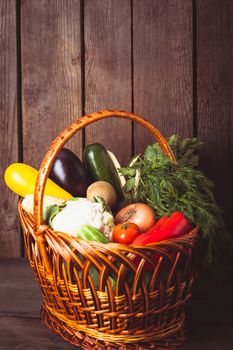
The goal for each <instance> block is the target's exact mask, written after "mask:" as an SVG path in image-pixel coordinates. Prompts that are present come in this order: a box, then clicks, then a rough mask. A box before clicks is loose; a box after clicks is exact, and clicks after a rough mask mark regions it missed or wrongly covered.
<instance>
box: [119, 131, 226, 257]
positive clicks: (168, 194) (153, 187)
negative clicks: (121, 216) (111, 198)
mask: <svg viewBox="0 0 233 350" xmlns="http://www.w3.org/2000/svg"><path fill="white" fill-rule="evenodd" d="M168 142H169V145H170V147H171V148H172V150H173V151H174V153H175V156H176V159H177V162H176V163H174V162H172V161H170V160H169V159H168V158H167V157H166V156H165V155H164V154H163V153H162V151H161V150H160V148H159V145H158V144H157V143H155V144H152V145H150V146H148V147H147V148H146V150H145V152H144V154H142V155H141V156H140V157H138V158H137V160H136V161H135V162H133V163H131V164H130V166H129V167H126V168H121V169H120V171H121V173H122V174H123V175H124V176H127V179H128V180H127V183H126V185H125V188H124V190H125V191H126V192H129V193H130V194H131V197H132V199H136V200H140V201H143V202H146V203H147V204H149V205H151V206H152V207H153V208H154V209H155V211H156V215H157V217H158V218H159V217H162V216H167V215H171V213H172V212H174V211H181V212H182V213H183V214H185V215H186V217H187V218H188V219H189V220H190V222H191V223H193V224H195V225H196V224H198V225H199V226H200V228H201V233H202V236H203V238H204V239H205V240H206V243H207V252H206V260H207V262H211V260H212V257H213V251H215V252H216V251H217V247H216V246H217V245H218V242H219V241H221V240H223V241H229V235H228V232H227V228H226V226H225V223H224V220H223V216H222V210H221V208H220V207H219V206H218V205H217V203H216V200H215V198H214V194H213V191H214V184H213V182H212V181H210V180H209V179H208V178H207V177H206V176H205V175H204V174H203V173H202V172H201V171H199V170H197V169H195V168H194V167H196V166H197V165H198V156H197V152H196V151H197V150H198V149H199V148H200V146H201V145H202V143H201V142H199V141H198V140H197V139H196V138H194V139H181V138H180V137H179V136H176V135H174V136H172V137H171V138H170V139H168Z"/></svg>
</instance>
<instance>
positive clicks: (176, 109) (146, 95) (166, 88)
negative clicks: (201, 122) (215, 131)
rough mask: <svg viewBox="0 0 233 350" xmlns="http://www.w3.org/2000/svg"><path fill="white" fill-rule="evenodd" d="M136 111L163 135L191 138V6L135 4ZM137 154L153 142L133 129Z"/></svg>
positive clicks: (176, 1)
mask: <svg viewBox="0 0 233 350" xmlns="http://www.w3.org/2000/svg"><path fill="white" fill-rule="evenodd" d="M133 53H134V55H133V57H134V110H135V112H136V113H138V114H140V115H142V116H144V117H146V118H147V119H148V120H150V121H151V122H152V123H153V124H154V125H155V126H156V127H157V128H158V129H159V130H160V131H161V132H162V133H163V134H164V135H165V136H170V135H172V134H174V133H176V134H180V135H181V136H191V135H192V132H193V130H192V108H193V106H192V83H193V82H192V1H191V0H188V1H187V0H167V1H160V0H146V1H140V0H134V1H133ZM134 139H135V151H136V153H137V152H141V151H143V150H144V148H145V146H146V145H147V144H148V143H151V142H152V139H151V137H150V136H148V135H147V134H146V133H145V132H144V130H141V128H140V129H139V128H138V127H137V126H136V127H135V137H134Z"/></svg>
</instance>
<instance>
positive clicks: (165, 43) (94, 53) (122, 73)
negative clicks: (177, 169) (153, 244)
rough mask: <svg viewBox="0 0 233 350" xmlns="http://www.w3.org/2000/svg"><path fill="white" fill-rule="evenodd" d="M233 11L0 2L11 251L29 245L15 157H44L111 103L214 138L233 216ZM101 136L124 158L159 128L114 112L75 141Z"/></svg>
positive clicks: (202, 4)
mask: <svg viewBox="0 0 233 350" xmlns="http://www.w3.org/2000/svg"><path fill="white" fill-rule="evenodd" d="M232 15H233V2H232V1H231V0H225V1H218V0H205V1H203V0H196V1H195V0H193V1H191V0H167V1H160V0H147V1H142V0H132V1H131V0H97V1H96V0H85V1H79V0H69V1H65V0H54V1H48V0H47V1H45V0H40V1H38V0H22V1H16V0H2V1H1V2H0V32H1V37H0V77H1V79H0V114H1V128H0V133H1V154H0V157H1V183H0V191H1V198H0V205H1V216H0V219H1V235H0V255H2V256H3V255H4V256H20V255H22V254H23V249H22V241H21V238H20V234H19V224H18V217H17V209H16V206H17V200H18V198H16V196H15V195H14V194H13V193H10V191H9V190H8V189H7V188H6V186H5V184H4V182H3V181H2V176H3V173H4V170H5V168H6V167H7V166H8V165H9V164H10V163H12V162H17V161H24V162H25V163H28V164H31V165H32V166H35V167H38V166H39V164H40V162H41V160H42V159H43V156H44V155H45V152H46V150H47V149H48V146H49V144H50V142H51V141H52V140H53V139H54V137H55V136H57V135H58V134H59V133H60V131H61V130H63V128H64V127H65V126H67V125H68V124H70V123H72V121H74V120H75V119H77V118H78V117H80V116H81V115H83V114H84V113H89V112H91V111H95V110H99V109H101V108H117V109H125V110H130V111H135V113H138V114H140V115H142V116H144V117H146V118H147V119H148V120H150V121H151V122H152V123H153V124H154V125H155V126H156V127H157V128H158V129H159V130H160V131H161V132H162V133H163V134H164V135H166V136H170V135H171V134H174V133H176V134H180V135H182V136H198V137H199V138H200V139H201V140H202V141H204V142H205V146H204V148H203V151H202V153H201V167H202V169H203V170H204V171H205V172H206V173H207V174H208V175H209V177H210V178H212V179H213V180H214V181H215V182H216V185H217V197H218V199H219V202H220V204H221V205H222V206H223V207H224V208H225V211H226V220H227V222H228V224H229V227H231V228H232V227H233V225H232V218H231V216H232V214H231V210H232V205H231V202H232V198H233V185H232V178H233V176H232V175H233V173H232V172H233V171H232V161H233V143H232V137H233V130H232V128H233V126H232V119H233V69H232V57H233V41H232V37H233V20H232ZM92 141H97V142H101V143H103V144H104V145H106V146H107V147H108V148H109V149H111V150H112V151H113V152H114V153H116V154H117V156H118V158H119V159H120V161H121V162H122V163H123V164H124V163H126V162H127V160H129V158H130V156H131V154H132V153H133V152H139V151H141V150H143V149H144V147H145V146H146V145H147V144H148V143H149V142H151V138H150V137H149V135H148V134H147V133H146V132H145V131H144V130H142V129H141V128H139V127H138V126H134V127H132V125H131V123H130V122H127V121H118V120H109V121H106V122H104V124H102V122H99V123H98V124H95V125H94V126H89V127H87V128H86V130H85V133H82V134H79V135H77V137H74V138H73V139H72V141H70V143H69V146H70V147H71V148H72V149H73V150H75V152H77V153H78V154H79V155H81V151H82V147H83V145H84V144H85V143H90V142H92ZM122 144H124V147H121V145H122ZM119 145H120V146H119Z"/></svg>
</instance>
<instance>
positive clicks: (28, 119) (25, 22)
mask: <svg viewBox="0 0 233 350" xmlns="http://www.w3.org/2000/svg"><path fill="white" fill-rule="evenodd" d="M21 16H22V19H21V22H22V31H21V39H22V73H23V76H22V82H23V147H24V162H26V163H29V164H30V165H32V166H35V167H38V166H39V164H40V162H41V160H42V159H43V157H44V155H45V153H46V151H47V149H48V147H49V145H50V143H51V141H52V140H53V139H54V138H55V137H56V136H57V135H58V134H59V133H60V132H61V131H62V130H63V129H64V127H66V126H67V125H69V124H71V123H72V122H73V121H74V120H75V119H77V118H78V117H80V116H81V110H82V106H81V52H80V2H79V1H78V0H70V1H65V0H58V1H48V0H42V1H36V0H24V1H22V10H21ZM81 144H82V137H81V134H79V135H78V137H76V138H73V139H72V142H71V143H70V145H71V147H73V148H74V150H76V151H77V153H78V154H79V153H80V152H81Z"/></svg>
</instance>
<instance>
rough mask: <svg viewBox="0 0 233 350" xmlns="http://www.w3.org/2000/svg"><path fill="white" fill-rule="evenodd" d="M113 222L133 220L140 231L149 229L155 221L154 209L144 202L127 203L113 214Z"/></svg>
mask: <svg viewBox="0 0 233 350" xmlns="http://www.w3.org/2000/svg"><path fill="white" fill-rule="evenodd" d="M114 219H115V223H116V224H119V223H121V222H133V223H135V224H136V225H138V227H139V228H140V231H141V232H146V231H147V230H149V229H150V228H151V227H152V226H153V225H154V224H155V222H156V219H155V212H154V210H153V209H152V208H151V207H150V206H149V205H148V204H145V203H133V204H129V205H127V206H126V207H124V208H123V209H121V210H120V211H119V212H118V213H117V214H116V215H115V218H114Z"/></svg>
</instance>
